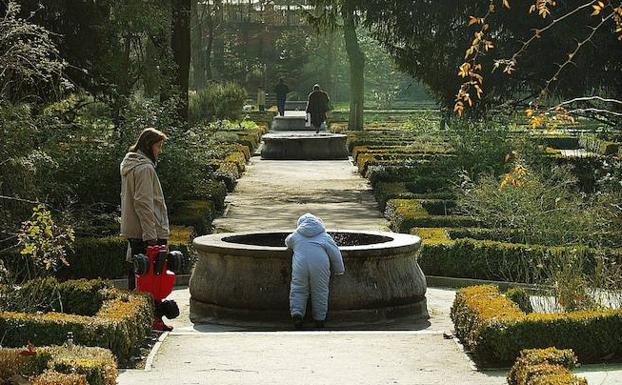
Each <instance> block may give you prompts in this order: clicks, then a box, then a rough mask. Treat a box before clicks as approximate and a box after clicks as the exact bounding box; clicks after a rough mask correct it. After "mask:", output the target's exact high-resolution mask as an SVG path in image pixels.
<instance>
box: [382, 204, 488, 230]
mask: <svg viewBox="0 0 622 385" xmlns="http://www.w3.org/2000/svg"><path fill="white" fill-rule="evenodd" d="M454 207H455V202H454V201H448V200H439V199H436V200H434V199H426V200H421V199H391V200H389V201H388V202H387V204H386V209H385V213H384V215H385V217H386V218H387V219H388V220H389V222H390V224H391V229H392V230H393V231H396V232H399V233H410V229H412V228H413V227H460V226H473V225H476V224H477V223H478V222H477V221H476V220H475V219H472V218H469V217H465V216H458V215H431V214H442V213H446V212H448V211H450V209H452V208H454Z"/></svg>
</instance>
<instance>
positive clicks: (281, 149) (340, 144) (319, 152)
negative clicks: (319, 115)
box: [261, 132, 349, 160]
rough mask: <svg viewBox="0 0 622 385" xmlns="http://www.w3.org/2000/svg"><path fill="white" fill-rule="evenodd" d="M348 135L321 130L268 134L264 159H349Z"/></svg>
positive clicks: (262, 155) (264, 148)
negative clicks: (319, 131)
mask: <svg viewBox="0 0 622 385" xmlns="http://www.w3.org/2000/svg"><path fill="white" fill-rule="evenodd" d="M346 139H347V136H346V135H342V134H330V133H325V132H321V133H318V134H316V133H315V132H308V133H299V132H291V133H278V134H266V135H264V136H263V137H262V140H263V146H262V149H261V157H262V159H270V160H343V159H348V156H349V154H348V148H347V147H346Z"/></svg>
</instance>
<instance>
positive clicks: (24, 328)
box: [0, 291, 153, 362]
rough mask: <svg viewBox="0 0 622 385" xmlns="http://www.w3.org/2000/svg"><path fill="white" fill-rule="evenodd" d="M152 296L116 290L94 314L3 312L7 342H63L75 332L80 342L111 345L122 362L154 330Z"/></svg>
mask: <svg viewBox="0 0 622 385" xmlns="http://www.w3.org/2000/svg"><path fill="white" fill-rule="evenodd" d="M152 321H153V304H152V301H151V299H150V297H147V296H145V295H138V294H124V293H120V292H116V291H112V292H111V294H110V296H109V297H108V299H107V300H106V301H105V302H104V303H103V305H102V307H101V308H100V309H99V311H98V312H97V313H96V314H95V315H94V316H92V317H88V316H81V315H74V314H64V313H11V312H0V334H2V335H4V341H3V345H4V346H7V347H18V346H24V345H26V344H27V343H28V342H29V341H30V342H32V343H34V344H36V345H60V344H62V343H64V342H65V340H66V339H67V335H68V334H67V333H69V332H71V333H73V337H74V341H75V343H76V344H79V345H84V346H99V347H104V348H108V349H110V350H111V351H112V352H113V353H114V354H115V356H116V357H117V358H118V360H119V361H120V362H125V361H126V360H128V359H129V358H130V357H131V356H132V355H133V354H134V353H135V352H136V350H137V349H138V347H139V346H140V343H141V342H142V340H143V339H144V338H145V337H146V336H147V335H148V334H149V333H150V332H151V323H152Z"/></svg>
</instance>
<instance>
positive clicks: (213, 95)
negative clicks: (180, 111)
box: [189, 82, 246, 122]
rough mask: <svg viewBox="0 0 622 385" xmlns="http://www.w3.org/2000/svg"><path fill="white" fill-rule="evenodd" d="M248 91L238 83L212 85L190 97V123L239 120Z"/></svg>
mask: <svg viewBox="0 0 622 385" xmlns="http://www.w3.org/2000/svg"><path fill="white" fill-rule="evenodd" d="M245 99H246V91H245V90H244V89H243V88H242V87H240V86H239V85H237V84H236V83H229V82H227V83H210V84H209V85H208V86H207V87H206V88H204V89H201V90H199V91H197V92H195V93H192V94H191V95H190V99H189V103H190V105H189V113H190V121H192V122H200V121H213V120H223V119H231V120H236V119H239V118H240V116H241V114H242V106H243V105H244V100H245Z"/></svg>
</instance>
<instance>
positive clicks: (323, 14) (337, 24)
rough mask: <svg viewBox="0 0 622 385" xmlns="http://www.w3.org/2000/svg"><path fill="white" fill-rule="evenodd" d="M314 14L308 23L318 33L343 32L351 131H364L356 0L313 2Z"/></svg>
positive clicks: (362, 56) (362, 63)
mask: <svg viewBox="0 0 622 385" xmlns="http://www.w3.org/2000/svg"><path fill="white" fill-rule="evenodd" d="M311 3H312V4H313V5H314V6H315V13H314V14H312V15H311V16H310V22H311V24H313V25H314V26H315V27H316V28H317V29H318V30H319V31H320V32H322V31H323V32H326V31H334V30H335V29H338V28H342V29H343V37H344V40H345V44H346V52H347V54H348V62H349V63H350V117H349V120H348V128H349V129H350V130H362V129H363V124H364V120H363V105H364V102H365V54H364V53H363V51H362V50H361V46H360V44H359V41H358V36H357V35H356V28H357V26H358V24H359V17H360V14H359V13H358V12H357V1H355V0H312V1H311Z"/></svg>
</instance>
